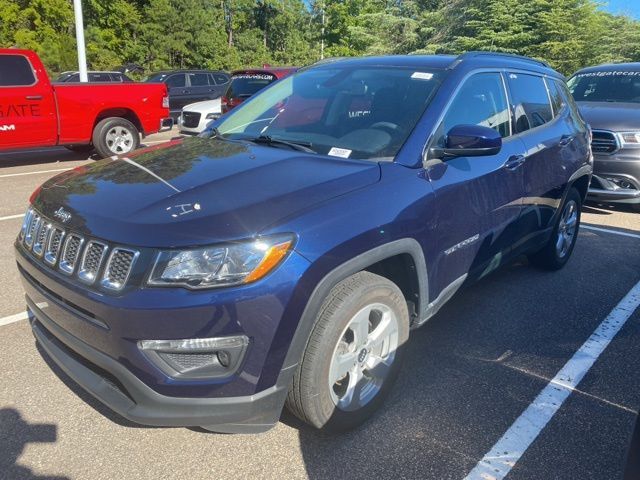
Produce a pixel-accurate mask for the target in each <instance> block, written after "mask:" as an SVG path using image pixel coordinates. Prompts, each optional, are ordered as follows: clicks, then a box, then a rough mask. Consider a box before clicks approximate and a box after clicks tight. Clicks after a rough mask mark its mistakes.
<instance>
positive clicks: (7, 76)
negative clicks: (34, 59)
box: [0, 55, 36, 87]
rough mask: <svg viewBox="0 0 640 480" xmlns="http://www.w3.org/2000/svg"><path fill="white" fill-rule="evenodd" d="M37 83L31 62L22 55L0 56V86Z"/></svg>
mask: <svg viewBox="0 0 640 480" xmlns="http://www.w3.org/2000/svg"><path fill="white" fill-rule="evenodd" d="M34 83H36V77H35V75H34V74H33V69H32V68H31V64H30V63H29V60H27V58H26V57H24V56H22V55H1V56H0V87H19V86H28V85H33V84H34Z"/></svg>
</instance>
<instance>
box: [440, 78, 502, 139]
mask: <svg viewBox="0 0 640 480" xmlns="http://www.w3.org/2000/svg"><path fill="white" fill-rule="evenodd" d="M509 123H510V119H509V107H508V103H507V97H506V94H505V90H504V84H503V82H502V76H501V75H500V74H499V73H497V72H496V73H493V72H491V73H477V74H475V75H473V76H472V77H470V78H469V79H468V80H467V81H465V82H464V84H463V85H462V87H461V88H460V90H458V93H457V94H456V96H455V98H454V99H453V102H452V103H451V105H450V106H449V108H448V110H447V112H446V113H445V116H444V118H443V120H442V123H441V124H440V126H439V127H438V131H437V132H436V136H435V138H436V144H437V145H438V146H441V147H444V145H445V141H446V135H447V133H448V132H449V130H451V129H452V128H453V127H455V126H456V125H481V126H483V127H489V128H493V129H494V130H495V131H497V132H498V133H499V134H500V135H501V136H502V137H503V138H504V137H508V136H509V135H510V125H509Z"/></svg>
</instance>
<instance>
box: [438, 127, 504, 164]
mask: <svg viewBox="0 0 640 480" xmlns="http://www.w3.org/2000/svg"><path fill="white" fill-rule="evenodd" d="M501 148H502V137H501V136H500V134H499V133H498V132H496V131H495V130H494V129H493V128H489V127H483V126H481V125H456V126H455V127H453V128H451V130H449V132H447V136H446V138H445V146H444V147H432V148H431V149H430V150H429V153H430V155H429V156H430V157H431V158H441V159H446V158H452V157H481V156H486V155H496V154H497V153H499V152H500V149H501Z"/></svg>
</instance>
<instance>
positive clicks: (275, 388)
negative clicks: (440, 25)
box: [15, 53, 592, 432]
mask: <svg viewBox="0 0 640 480" xmlns="http://www.w3.org/2000/svg"><path fill="white" fill-rule="evenodd" d="M591 162H592V157H591V152H590V147H589V132H588V129H587V127H586V125H585V124H584V122H583V121H582V119H581V117H580V115H579V114H578V111H577V108H576V106H575V104H574V103H573V100H572V98H571V96H570V94H569V92H568V90H567V88H566V85H565V83H564V79H563V77H562V76H561V75H559V74H558V73H556V72H555V71H553V70H552V69H551V68H549V67H548V66H547V65H546V64H542V63H540V62H537V61H534V60H531V59H528V58H521V57H514V56H509V55H503V54H488V53H468V54H465V55H462V56H459V57H454V56H420V55H411V56H389V57H365V58H351V59H343V60H336V61H333V62H329V63H323V64H318V65H316V66H312V67H310V68H307V69H304V70H302V71H299V72H297V73H295V74H293V75H291V76H288V77H286V78H284V79H282V80H280V81H278V82H275V83H273V84H272V85H270V86H268V87H267V88H265V89H264V90H262V91H261V92H260V93H258V94H257V95H255V96H253V97H251V98H250V99H248V100H247V101H246V102H244V103H243V104H242V105H240V106H239V107H237V108H235V109H233V110H232V111H231V112H229V113H227V114H226V115H224V116H223V117H221V118H220V119H219V120H217V121H216V122H214V124H213V125H212V126H211V127H210V128H209V129H208V130H207V131H205V133H204V134H203V135H202V136H200V137H190V138H187V139H185V140H183V141H174V142H171V143H170V144H169V145H166V146H161V147H160V146H156V147H151V148H149V149H147V150H139V151H136V152H134V153H133V154H130V155H128V156H127V157H126V158H123V159H121V160H117V159H116V160H112V159H108V160H104V161H100V162H96V163H93V164H90V165H83V166H82V167H79V168H76V169H73V170H70V171H67V172H64V173H62V174H60V175H58V176H56V177H54V178H52V179H51V180H49V181H47V182H46V183H45V184H44V185H42V187H41V188H39V189H38V190H36V192H35V193H34V195H33V196H32V198H31V201H32V202H31V206H30V207H29V209H28V211H27V214H26V216H25V219H24V223H23V226H22V230H21V232H20V233H19V236H18V238H17V240H16V242H15V249H16V258H17V262H18V269H19V271H20V274H21V277H22V281H23V284H24V288H25V290H26V300H27V306H28V313H29V318H30V322H31V326H32V329H33V332H34V335H35V337H36V339H37V341H38V343H39V345H40V346H41V347H42V351H43V352H46V355H48V356H49V357H50V358H51V359H52V360H53V361H54V362H55V363H56V364H58V365H59V366H60V367H61V369H62V370H64V371H65V372H66V373H67V374H68V375H69V376H70V377H71V378H72V379H74V380H75V381H76V382H78V383H79V384H80V385H81V386H82V387H84V388H85V389H87V390H88V391H89V392H90V393H91V394H93V395H94V396H95V397H97V398H98V399H99V400H100V401H102V402H104V403H105V404H106V405H107V406H109V407H110V408H111V409H113V410H114V411H116V412H118V413H119V414H121V415H122V416H124V417H126V418H128V419H130V420H133V421H135V422H139V423H143V424H149V425H189V426H193V425H198V426H203V427H205V428H207V429H209V430H213V431H218V432H258V431H264V430H267V429H268V428H270V427H272V426H273V425H275V424H276V423H277V422H278V419H279V418H280V414H281V411H282V408H283V406H284V405H285V404H286V406H287V407H288V408H289V409H290V410H291V411H292V412H293V413H294V414H295V415H297V416H298V417H299V418H300V419H302V420H303V421H305V422H307V423H309V424H311V425H313V426H315V427H317V428H320V429H323V430H326V431H339V430H345V429H349V428H353V427H355V426H357V425H358V424H360V423H362V422H363V421H365V420H366V419H367V418H368V417H369V416H370V415H371V414H372V413H373V412H374V411H375V410H376V408H377V407H378V406H380V404H381V402H382V401H383V400H384V398H385V396H386V395H387V394H388V393H389V392H390V391H391V390H392V389H393V385H394V379H395V378H396V376H397V374H398V371H399V368H400V366H401V364H402V360H403V357H404V355H405V351H406V344H407V341H409V337H410V330H411V329H412V328H417V327H419V326H421V325H423V324H424V323H425V322H426V321H428V320H429V319H430V318H431V317H433V316H434V315H435V314H436V313H437V312H438V311H439V310H440V308H441V307H442V306H443V305H444V304H445V303H446V302H447V301H448V300H449V299H450V298H451V297H452V296H453V295H454V294H455V293H456V291H458V290H459V289H460V288H461V287H462V286H463V285H464V284H466V283H468V282H471V281H473V280H475V279H478V278H481V277H483V276H485V275H487V274H489V273H490V272H491V271H493V270H494V269H496V268H498V267H499V266H500V265H503V264H505V263H507V262H509V261H511V260H512V259H513V258H515V257H517V256H519V255H522V254H526V255H528V257H529V260H530V263H531V264H533V265H536V266H538V267H541V268H546V269H550V270H555V269H559V268H561V267H563V266H564V265H565V264H566V262H567V261H568V259H569V257H570V256H571V253H572V251H573V248H574V245H575V242H576V239H577V237H578V228H579V224H580V206H581V204H582V201H583V199H584V198H585V196H586V193H587V187H588V184H589V181H590V178H591V170H592V165H591ZM522 288H523V289H526V288H527V285H523V286H522ZM496 293H497V295H496V299H495V301H496V302H502V301H510V299H508V298H502V297H500V295H499V292H496ZM428 394H429V392H428V389H426V390H425V395H428ZM405 413H406V415H411V412H405Z"/></svg>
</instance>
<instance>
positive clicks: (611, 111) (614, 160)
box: [568, 63, 640, 212]
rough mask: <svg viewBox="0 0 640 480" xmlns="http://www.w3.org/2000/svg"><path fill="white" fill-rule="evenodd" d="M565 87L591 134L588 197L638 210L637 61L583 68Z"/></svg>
mask: <svg viewBox="0 0 640 480" xmlns="http://www.w3.org/2000/svg"><path fill="white" fill-rule="evenodd" d="M568 85H569V90H570V91H571V94H572V95H573V98H574V99H575V100H576V102H578V107H579V108H580V112H581V113H582V116H583V117H584V118H585V120H586V122H587V123H588V124H589V125H590V126H591V128H592V130H593V142H592V149H593V155H594V160H595V162H594V167H593V168H594V174H593V179H592V180H591V186H590V188H589V198H590V199H591V200H594V201H597V202H603V203H622V204H627V205H629V206H630V207H631V208H632V209H634V210H635V211H638V212H640V63H621V64H612V65H599V66H596V67H589V68H585V69H583V70H580V71H579V72H577V73H575V74H574V75H573V76H572V77H571V78H570V79H569V81H568Z"/></svg>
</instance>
